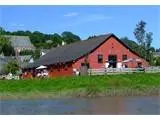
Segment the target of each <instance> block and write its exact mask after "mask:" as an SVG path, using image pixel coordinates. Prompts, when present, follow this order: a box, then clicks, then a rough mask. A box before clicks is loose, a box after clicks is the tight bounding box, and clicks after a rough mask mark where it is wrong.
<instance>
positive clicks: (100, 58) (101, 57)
mask: <svg viewBox="0 0 160 120" xmlns="http://www.w3.org/2000/svg"><path fill="white" fill-rule="evenodd" d="M98 63H103V55H98Z"/></svg>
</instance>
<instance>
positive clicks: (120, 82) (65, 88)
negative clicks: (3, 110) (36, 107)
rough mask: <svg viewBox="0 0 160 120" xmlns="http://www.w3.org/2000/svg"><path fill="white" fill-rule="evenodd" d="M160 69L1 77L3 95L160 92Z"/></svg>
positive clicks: (2, 96)
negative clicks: (26, 77)
mask: <svg viewBox="0 0 160 120" xmlns="http://www.w3.org/2000/svg"><path fill="white" fill-rule="evenodd" d="M159 90H160V73H150V74H149V73H135V74H122V75H105V76H78V77H61V78H56V79H32V80H31V79H30V80H29V79H28V80H0V98H1V99H12V98H13V99H23V98H24V99H26V98H29V99H31V98H33V99H34V98H55V97H98V96H120V95H122V96H123V95H159Z"/></svg>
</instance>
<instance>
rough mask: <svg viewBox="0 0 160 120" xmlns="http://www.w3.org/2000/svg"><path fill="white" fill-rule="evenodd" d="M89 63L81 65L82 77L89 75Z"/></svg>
mask: <svg viewBox="0 0 160 120" xmlns="http://www.w3.org/2000/svg"><path fill="white" fill-rule="evenodd" d="M88 69H89V63H81V68H80V75H88Z"/></svg>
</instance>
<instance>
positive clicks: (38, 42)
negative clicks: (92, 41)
mask: <svg viewBox="0 0 160 120" xmlns="http://www.w3.org/2000/svg"><path fill="white" fill-rule="evenodd" d="M3 34H5V35H19V36H29V37H30V39H31V42H32V44H33V45H34V46H35V47H36V48H44V49H50V48H52V47H57V46H58V45H60V44H61V43H62V41H64V42H66V43H67V44H69V43H72V42H76V41H80V40H81V39H80V37H79V36H77V35H75V34H73V33H72V32H69V31H64V32H63V33H62V34H61V35H59V34H57V33H54V34H44V33H41V32H39V31H34V32H31V31H15V32H10V31H5V30H3ZM48 41H51V42H48Z"/></svg>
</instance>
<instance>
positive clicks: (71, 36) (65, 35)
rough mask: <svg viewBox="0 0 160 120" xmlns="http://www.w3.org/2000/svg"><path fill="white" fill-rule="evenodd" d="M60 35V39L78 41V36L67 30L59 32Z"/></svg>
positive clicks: (70, 41) (69, 41) (67, 41)
mask: <svg viewBox="0 0 160 120" xmlns="http://www.w3.org/2000/svg"><path fill="white" fill-rule="evenodd" d="M61 36H62V39H63V40H64V41H65V42H66V43H67V44H69V43H73V42H76V41H80V40H81V39H80V37H79V36H77V35H75V34H73V33H72V32H68V31H65V32H63V33H62V34H61Z"/></svg>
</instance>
